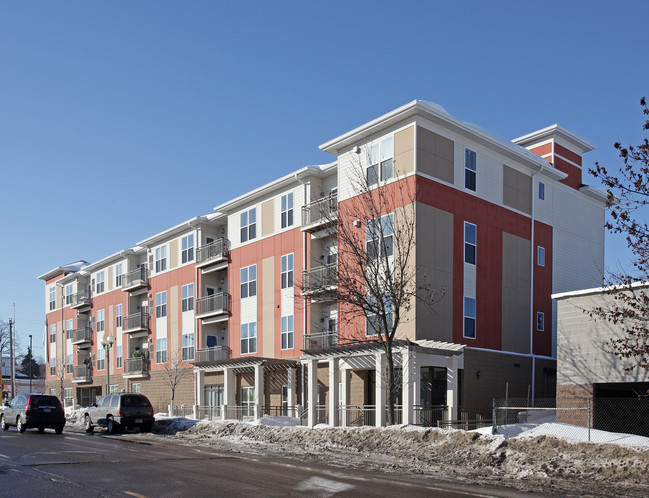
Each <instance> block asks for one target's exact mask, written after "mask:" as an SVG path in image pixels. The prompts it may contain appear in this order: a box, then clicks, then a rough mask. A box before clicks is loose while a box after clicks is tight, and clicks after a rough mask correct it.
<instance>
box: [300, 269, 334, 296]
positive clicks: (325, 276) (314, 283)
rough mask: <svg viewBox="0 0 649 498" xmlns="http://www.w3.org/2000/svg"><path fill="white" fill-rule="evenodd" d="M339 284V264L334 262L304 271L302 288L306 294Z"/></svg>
mask: <svg viewBox="0 0 649 498" xmlns="http://www.w3.org/2000/svg"><path fill="white" fill-rule="evenodd" d="M337 286H338V265H337V264H336V263H332V264H329V265H325V266H318V267H316V268H311V269H310V270H304V271H303V272H302V289H303V292H304V293H305V294H307V293H313V292H317V291H320V290H325V289H327V288H332V287H337Z"/></svg>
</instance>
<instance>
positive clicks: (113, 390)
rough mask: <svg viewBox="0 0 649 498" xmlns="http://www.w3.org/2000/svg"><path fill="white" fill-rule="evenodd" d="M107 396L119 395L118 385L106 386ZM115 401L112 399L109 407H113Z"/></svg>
mask: <svg viewBox="0 0 649 498" xmlns="http://www.w3.org/2000/svg"><path fill="white" fill-rule="evenodd" d="M108 394H119V384H111V385H110V386H108ZM115 399H117V398H113V404H112V405H111V406H115V405H114V403H115Z"/></svg>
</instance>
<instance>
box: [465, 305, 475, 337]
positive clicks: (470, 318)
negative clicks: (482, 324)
mask: <svg viewBox="0 0 649 498" xmlns="http://www.w3.org/2000/svg"><path fill="white" fill-rule="evenodd" d="M464 337H468V338H469V339H475V299H474V298H472V297H465V298H464Z"/></svg>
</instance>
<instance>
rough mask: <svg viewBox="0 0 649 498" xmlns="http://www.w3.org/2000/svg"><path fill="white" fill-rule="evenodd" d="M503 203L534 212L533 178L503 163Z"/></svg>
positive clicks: (526, 211)
mask: <svg viewBox="0 0 649 498" xmlns="http://www.w3.org/2000/svg"><path fill="white" fill-rule="evenodd" d="M503 204H505V205H506V206H510V207H513V208H514V209H518V210H519V211H523V212H524V213H528V214H529V213H531V212H532V178H531V177H530V176H529V175H526V174H525V173H521V172H520V171H516V170H515V169H513V168H510V167H509V166H505V165H503Z"/></svg>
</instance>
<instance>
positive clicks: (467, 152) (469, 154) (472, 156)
mask: <svg viewBox="0 0 649 498" xmlns="http://www.w3.org/2000/svg"><path fill="white" fill-rule="evenodd" d="M469 179H471V180H472V182H473V188H471V186H470V185H469ZM464 188H465V189H467V190H470V191H471V192H476V191H477V190H478V155H477V154H476V152H475V151H473V150H471V149H468V148H465V149H464Z"/></svg>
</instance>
